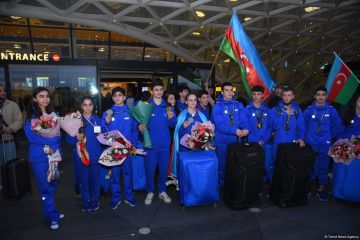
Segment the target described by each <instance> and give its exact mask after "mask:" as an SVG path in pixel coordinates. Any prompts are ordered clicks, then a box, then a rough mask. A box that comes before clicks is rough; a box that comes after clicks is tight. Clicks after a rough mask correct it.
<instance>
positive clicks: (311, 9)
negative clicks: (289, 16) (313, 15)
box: [305, 6, 320, 13]
mask: <svg viewBox="0 0 360 240" xmlns="http://www.w3.org/2000/svg"><path fill="white" fill-rule="evenodd" d="M318 9H320V7H314V6H309V7H306V8H305V12H307V13H309V12H313V11H316V10H318Z"/></svg>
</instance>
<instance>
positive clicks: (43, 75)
mask: <svg viewBox="0 0 360 240" xmlns="http://www.w3.org/2000/svg"><path fill="white" fill-rule="evenodd" d="M0 73H1V72H0ZM9 75H10V79H11V92H12V98H13V100H14V101H16V102H17V103H18V104H19V106H20V108H21V109H25V104H26V103H28V102H29V100H30V99H31V96H32V91H33V89H35V88H36V87H46V88H48V89H49V90H50V91H51V95H52V102H53V104H54V106H55V110H56V111H57V112H59V113H60V114H61V115H63V114H66V113H69V112H72V111H74V110H77V109H79V106H80V101H81V98H82V97H83V96H85V95H91V96H92V97H93V98H94V100H95V101H94V102H95V103H96V104H98V97H99V90H98V88H97V81H96V66H67V65H60V66H55V65H53V66H50V65H24V64H21V65H17V64H10V65H9Z"/></svg>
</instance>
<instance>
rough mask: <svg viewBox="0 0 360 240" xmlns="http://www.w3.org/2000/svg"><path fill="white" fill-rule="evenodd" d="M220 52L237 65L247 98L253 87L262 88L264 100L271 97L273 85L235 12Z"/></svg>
mask: <svg viewBox="0 0 360 240" xmlns="http://www.w3.org/2000/svg"><path fill="white" fill-rule="evenodd" d="M220 50H221V51H223V52H224V53H226V54H227V55H229V56H230V57H231V58H232V59H233V60H234V61H235V62H237V63H238V64H239V66H240V72H241V79H242V82H243V84H244V86H245V90H246V92H247V93H248V94H249V96H251V88H252V87H253V86H255V85H260V86H263V87H264V89H265V92H264V99H266V98H268V97H269V96H270V95H271V91H272V89H273V88H274V87H275V83H274V82H273V81H272V79H271V77H270V74H269V72H268V71H267V70H266V68H265V65H264V63H263V62H262V61H261V58H260V56H259V54H258V53H257V51H256V48H255V46H254V44H253V43H252V42H251V40H250V39H249V37H248V36H247V35H246V33H245V31H244V29H243V27H242V26H241V24H240V21H239V19H238V17H237V15H236V12H234V13H233V15H232V18H231V20H230V24H229V26H228V28H227V30H226V33H225V37H224V39H223V41H222V43H221V45H220Z"/></svg>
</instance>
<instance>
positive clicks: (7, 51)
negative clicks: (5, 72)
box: [5, 49, 13, 53]
mask: <svg viewBox="0 0 360 240" xmlns="http://www.w3.org/2000/svg"><path fill="white" fill-rule="evenodd" d="M5 52H6V53H12V52H13V51H11V50H9V49H6V50H5Z"/></svg>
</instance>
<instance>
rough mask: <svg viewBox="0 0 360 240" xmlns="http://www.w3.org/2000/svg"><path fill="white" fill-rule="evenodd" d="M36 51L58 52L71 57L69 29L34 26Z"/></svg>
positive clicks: (63, 56)
mask: <svg viewBox="0 0 360 240" xmlns="http://www.w3.org/2000/svg"><path fill="white" fill-rule="evenodd" d="M31 31H32V38H33V42H34V52H35V53H49V54H50V55H51V54H55V53H56V54H58V55H60V56H61V58H66V57H70V48H69V30H68V29H57V28H32V29H31Z"/></svg>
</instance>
